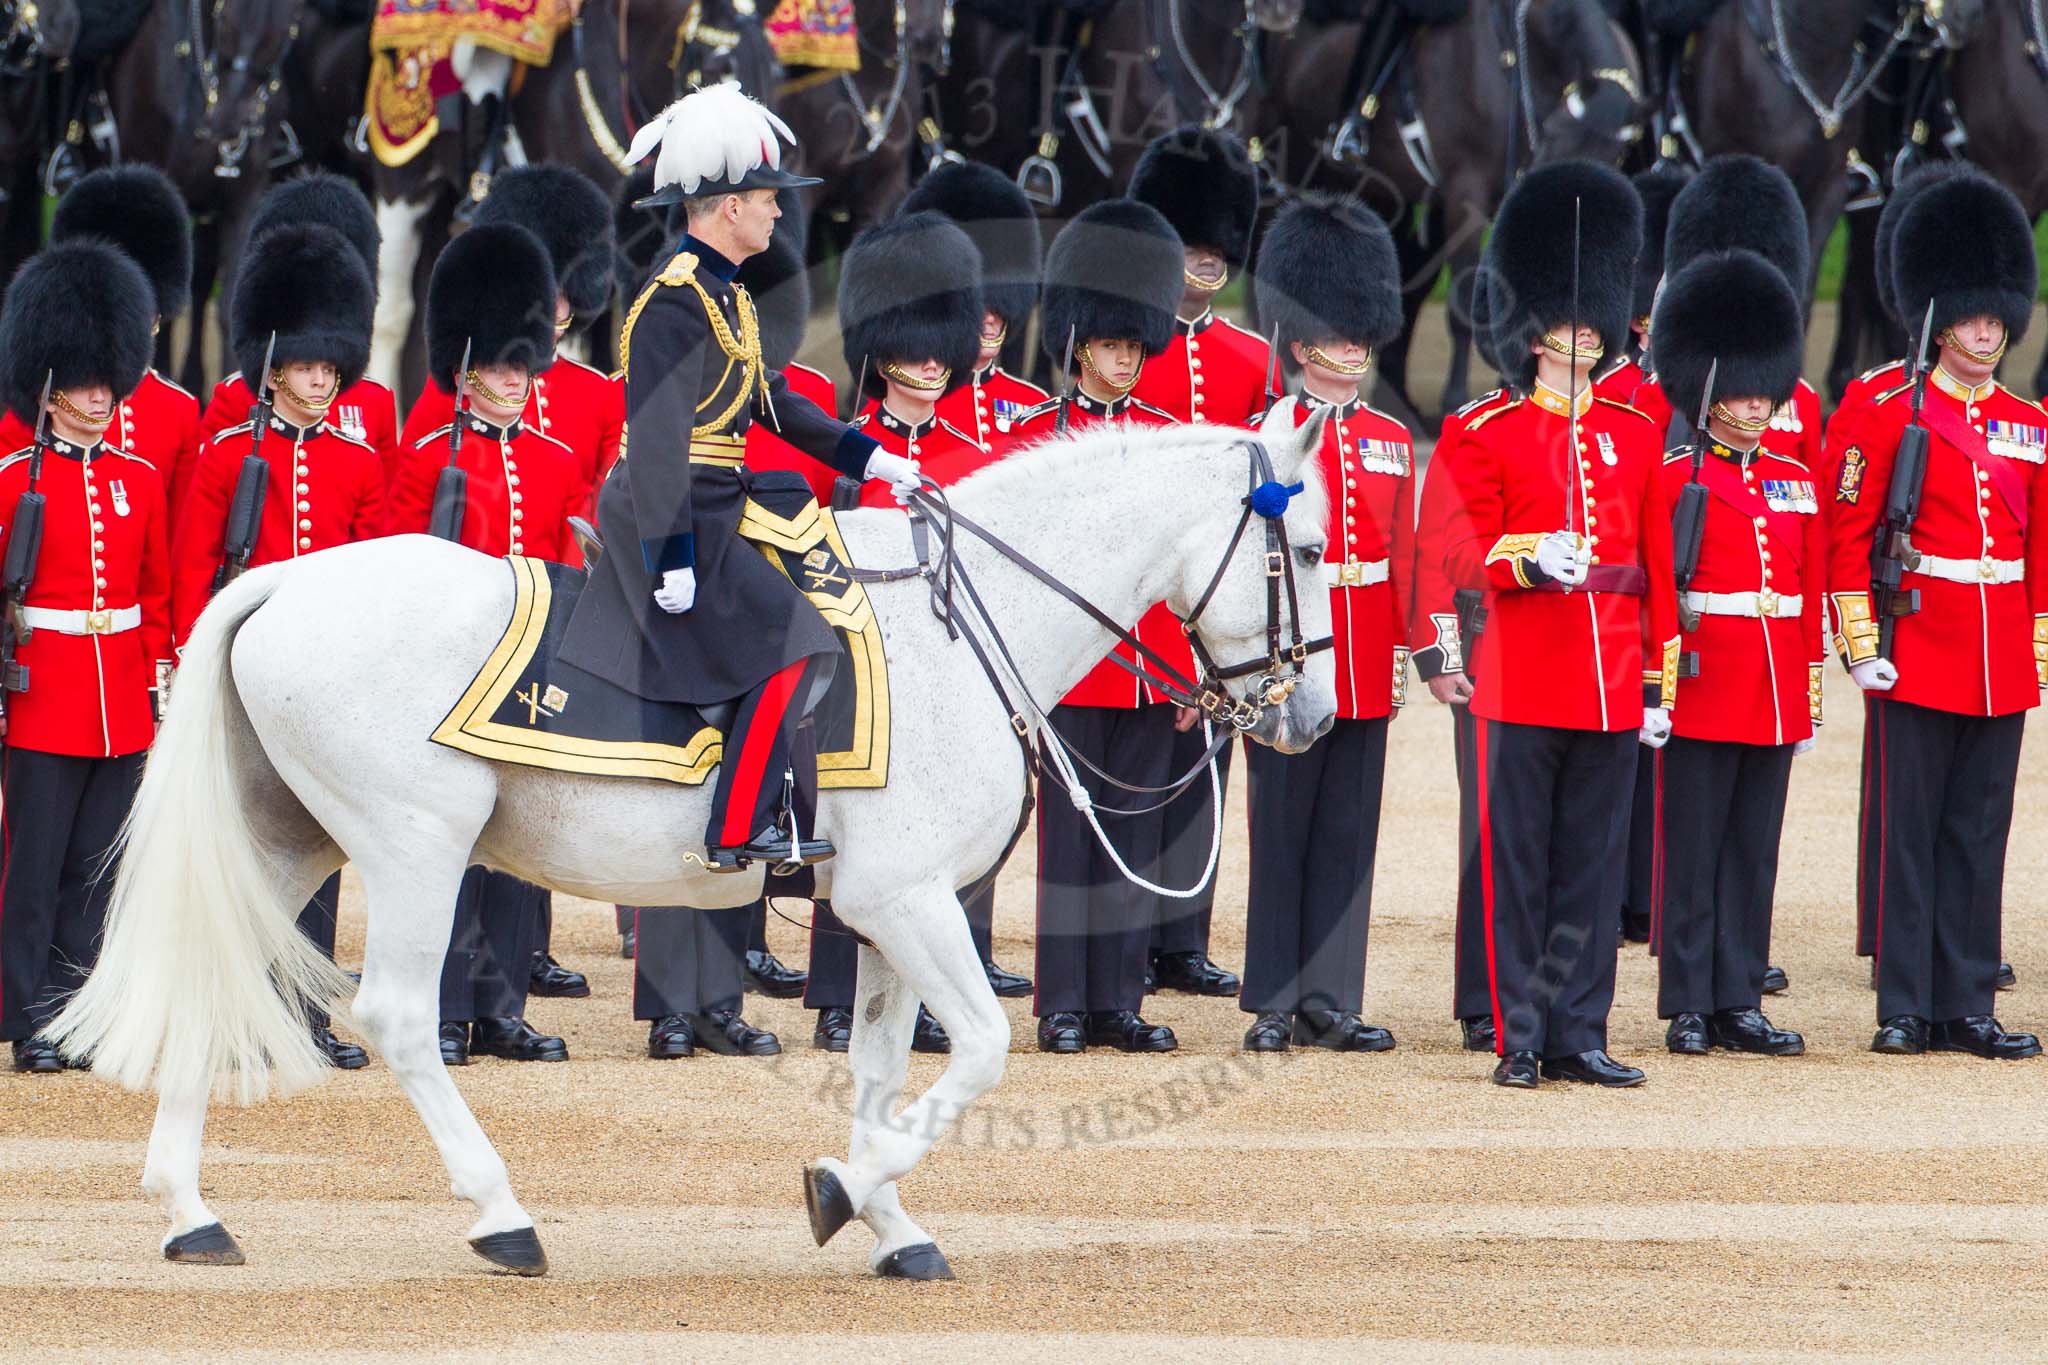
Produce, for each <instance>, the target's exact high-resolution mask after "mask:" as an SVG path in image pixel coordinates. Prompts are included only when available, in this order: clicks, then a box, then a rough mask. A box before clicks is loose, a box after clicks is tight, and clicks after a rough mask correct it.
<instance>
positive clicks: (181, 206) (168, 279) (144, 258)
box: [50, 163, 192, 319]
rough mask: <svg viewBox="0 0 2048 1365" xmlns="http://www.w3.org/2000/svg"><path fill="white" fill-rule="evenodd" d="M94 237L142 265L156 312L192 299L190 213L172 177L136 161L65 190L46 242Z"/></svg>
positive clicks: (173, 311) (174, 312)
mask: <svg viewBox="0 0 2048 1365" xmlns="http://www.w3.org/2000/svg"><path fill="white" fill-rule="evenodd" d="M77 237H97V238H99V239H100V240H101V241H104V242H111V243H112V244H113V245H115V246H117V247H119V248H120V249H121V250H122V251H124V252H126V253H127V254H128V256H129V258H130V259H131V260H133V261H134V262H135V263H136V264H137V265H139V266H141V267H142V273H143V274H144V275H146V276H148V278H149V283H150V286H151V287H152V289H154V291H155V293H156V313H157V316H158V317H160V318H164V319H170V318H174V317H176V316H178V314H180V313H182V312H184V311H185V306H186V304H188V303H190V302H191V301H192V215H191V212H190V210H188V209H187V208H186V207H185V198H184V196H183V195H181V194H179V193H178V188H177V186H175V185H173V184H172V183H171V181H170V177H169V176H167V175H165V174H164V173H163V172H162V171H160V170H158V169H157V168H156V167H154V166H145V165H142V164H140V163H137V164H134V165H128V166H108V167H106V168H105V169H103V170H97V171H94V172H93V173H92V174H90V175H88V176H86V177H85V178H84V179H82V180H80V181H79V182H78V183H77V184H76V185H73V186H72V187H71V188H70V189H68V190H66V191H65V192H64V197H63V198H62V199H59V200H58V201H57V211H56V213H55V214H53V215H52V216H51V219H50V240H51V241H52V242H68V241H71V240H72V239H73V238H77Z"/></svg>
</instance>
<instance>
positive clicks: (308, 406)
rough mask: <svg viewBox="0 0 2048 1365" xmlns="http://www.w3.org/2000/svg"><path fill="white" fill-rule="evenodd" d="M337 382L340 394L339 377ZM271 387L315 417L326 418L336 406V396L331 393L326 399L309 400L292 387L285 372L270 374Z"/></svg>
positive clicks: (275, 371)
mask: <svg viewBox="0 0 2048 1365" xmlns="http://www.w3.org/2000/svg"><path fill="white" fill-rule="evenodd" d="M335 382H336V389H337V392H338V391H339V386H340V379H339V377H337V378H336V381H335ZM270 387H271V388H273V389H277V390H279V391H281V392H282V393H283V394H284V396H285V397H287V398H289V399H291V400H292V402H294V403H296V404H298V405H299V406H300V407H302V408H304V409H305V410H306V411H307V412H310V413H312V414H313V415H314V416H315V417H323V416H325V415H326V413H327V410H328V409H329V408H331V407H333V406H334V394H331V393H330V394H328V395H327V396H326V397H325V398H308V397H306V395H304V394H303V393H300V392H299V391H298V390H297V389H295V388H293V387H292V385H291V381H290V380H288V379H286V378H285V377H284V371H283V370H272V371H271V372H270Z"/></svg>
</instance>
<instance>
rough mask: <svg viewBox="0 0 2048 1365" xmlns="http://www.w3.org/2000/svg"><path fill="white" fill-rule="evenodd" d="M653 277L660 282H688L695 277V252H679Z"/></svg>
mask: <svg viewBox="0 0 2048 1365" xmlns="http://www.w3.org/2000/svg"><path fill="white" fill-rule="evenodd" d="M654 278H655V279H656V280H657V281H658V282H659V283H662V284H668V285H677V284H688V283H689V282H690V281H691V280H694V279H696V278H697V253H696V252H694V251H684V252H679V253H678V254H677V255H676V257H675V259H674V260H672V261H670V262H669V263H668V265H667V267H666V268H664V269H663V270H662V272H661V273H660V274H659V275H656V276H655V277H654Z"/></svg>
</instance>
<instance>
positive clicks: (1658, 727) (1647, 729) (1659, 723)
mask: <svg viewBox="0 0 2048 1365" xmlns="http://www.w3.org/2000/svg"><path fill="white" fill-rule="evenodd" d="M1636 738H1637V739H1639V740H1641V741H1642V742H1643V743H1644V744H1647V745H1649V746H1650V747H1651V748H1652V749H1661V748H1663V747H1664V741H1665V740H1667V739H1669V738H1671V713H1670V712H1669V711H1667V710H1665V709H1664V708H1663V707H1661V706H1645V707H1644V708H1643V728H1642V729H1640V730H1638V731H1636Z"/></svg>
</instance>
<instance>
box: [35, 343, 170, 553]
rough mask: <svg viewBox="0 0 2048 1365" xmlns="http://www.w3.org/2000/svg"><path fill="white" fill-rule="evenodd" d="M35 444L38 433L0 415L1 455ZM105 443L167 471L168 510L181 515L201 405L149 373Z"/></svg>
mask: <svg viewBox="0 0 2048 1365" xmlns="http://www.w3.org/2000/svg"><path fill="white" fill-rule="evenodd" d="M34 440H35V432H34V431H32V430H31V429H29V428H28V427H26V426H24V425H22V423H21V422H20V420H19V419H17V418H16V417H15V415H14V414H13V413H11V412H0V451H6V450H20V449H22V448H23V447H25V446H27V445H29V444H30V443H31V442H33V441H34ZM104 441H105V443H106V444H107V445H109V446H112V447H113V448H114V449H115V450H125V451H127V452H128V453H129V454H131V455H134V456H136V457H137V458H139V459H144V460H147V461H149V462H150V463H151V464H153V465H155V466H156V467H157V469H158V470H160V471H162V473H163V474H164V476H165V477H166V478H167V479H169V480H170V483H169V486H168V488H167V490H166V492H167V493H168V495H169V496H168V498H167V500H166V501H165V504H164V505H165V507H166V508H167V509H169V510H170V511H171V512H173V513H175V512H176V510H177V507H178V498H179V495H180V494H182V493H183V492H184V485H183V484H181V483H180V482H178V479H179V476H180V475H181V474H184V475H189V474H190V472H191V468H192V460H193V458H194V457H195V456H197V455H198V453H199V441H200V433H199V400H198V399H196V398H194V397H193V396H192V395H191V394H189V393H187V392H185V391H184V390H183V389H181V388H179V387H178V386H177V385H176V384H173V383H172V382H171V381H170V380H168V379H166V378H164V377H163V376H162V375H160V374H158V373H157V372H156V371H155V370H145V371H143V374H142V382H141V383H140V384H138V385H136V386H135V392H134V393H131V394H129V395H128V396H127V397H126V398H124V399H122V400H121V401H120V402H119V403H117V404H116V405H115V406H114V420H113V423H112V424H111V425H109V426H108V427H107V430H106V434H105V437H104ZM172 520H173V522H175V520H176V518H175V516H174V517H173V518H172Z"/></svg>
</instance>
